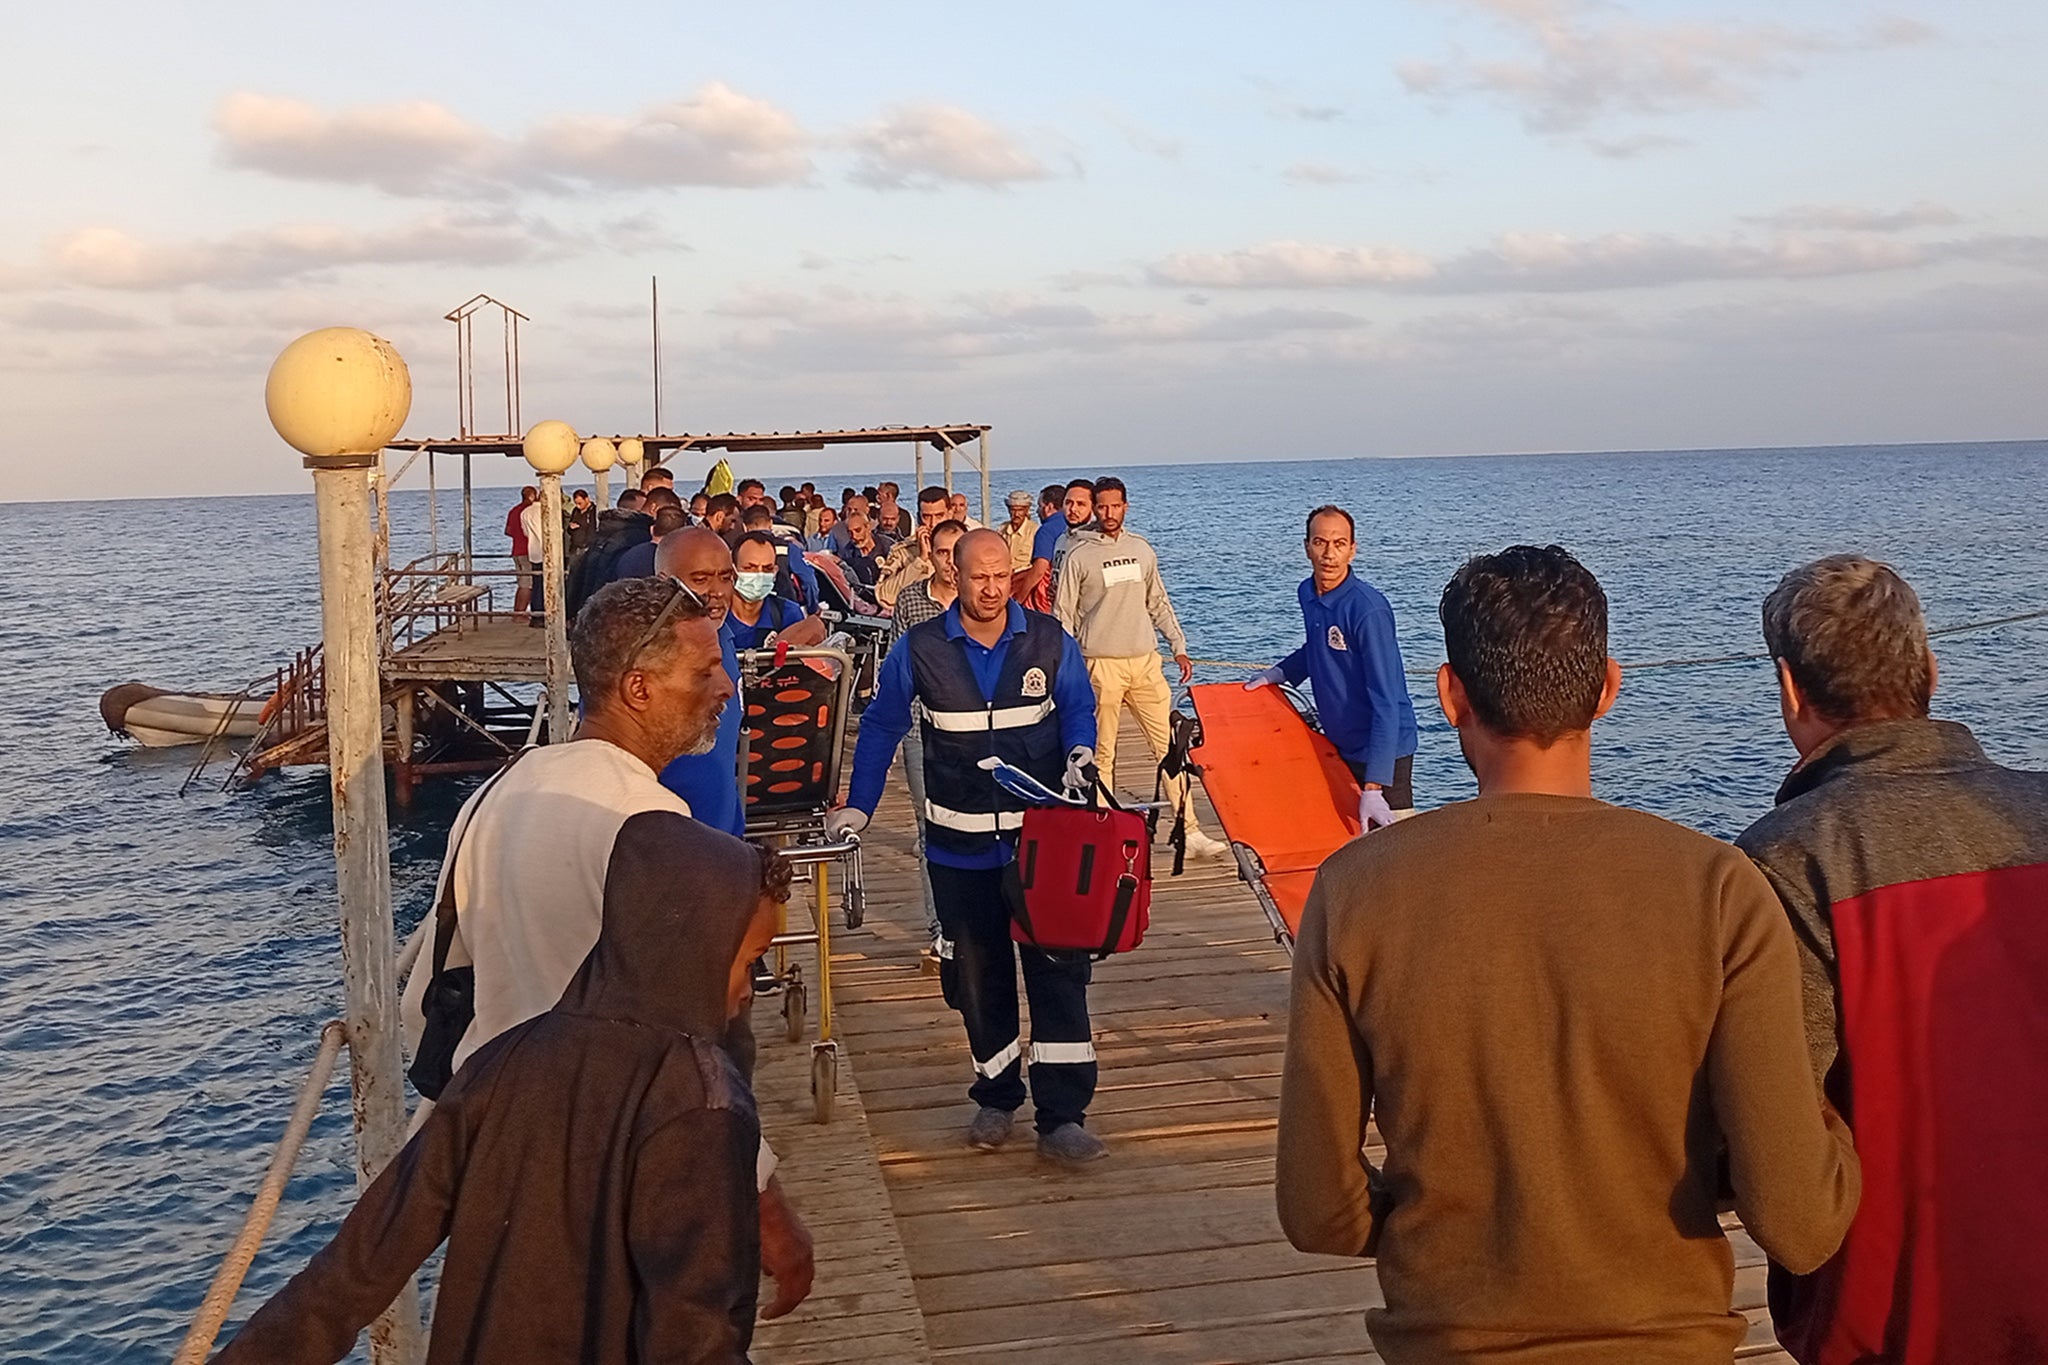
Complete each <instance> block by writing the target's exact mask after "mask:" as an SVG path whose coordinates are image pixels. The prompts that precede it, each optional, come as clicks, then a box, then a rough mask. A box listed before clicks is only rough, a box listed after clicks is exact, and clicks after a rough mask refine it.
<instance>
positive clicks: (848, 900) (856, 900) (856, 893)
mask: <svg viewBox="0 0 2048 1365" xmlns="http://www.w3.org/2000/svg"><path fill="white" fill-rule="evenodd" d="M840 903H841V904H842V905H844V906H845V907H846V927H847V928H849V929H858V928H860V926H861V924H862V923H863V922H864V921H866V919H867V917H868V893H867V892H866V891H863V890H862V889H861V885H860V883H859V882H857V881H849V882H848V883H847V884H846V890H845V892H844V893H842V895H841V896H840Z"/></svg>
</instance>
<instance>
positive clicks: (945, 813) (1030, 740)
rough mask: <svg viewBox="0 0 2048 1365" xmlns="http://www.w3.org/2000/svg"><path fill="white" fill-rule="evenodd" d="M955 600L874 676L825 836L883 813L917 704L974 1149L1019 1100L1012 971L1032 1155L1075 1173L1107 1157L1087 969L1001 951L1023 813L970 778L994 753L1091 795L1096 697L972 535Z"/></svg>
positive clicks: (943, 958) (960, 563)
mask: <svg viewBox="0 0 2048 1365" xmlns="http://www.w3.org/2000/svg"><path fill="white" fill-rule="evenodd" d="M953 562H954V564H955V566H956V568H957V570H958V577H959V599H958V600H957V601H956V602H955V603H954V604H953V605H952V606H951V607H950V608H948V609H947V610H946V612H945V613H944V614H943V615H940V616H936V617H934V618H932V619H931V620H929V621H926V622H925V623H924V624H922V625H919V626H914V627H912V628H911V629H910V630H908V631H906V632H904V634H903V636H902V638H901V639H899V640H898V641H897V642H896V644H895V646H894V647H893V648H891V649H890V651H889V656H888V658H887V659H885V660H884V661H883V663H882V670H881V677H880V680H879V681H878V683H877V685H876V691H875V699H874V701H873V702H871V703H870V704H869V706H868V709H867V711H866V713H865V714H863V715H862V717H861V723H860V742H859V743H858V744H857V745H856V746H855V748H854V753H853V780H852V784H851V786H850V787H849V788H848V791H847V798H846V801H847V804H846V805H845V806H843V807H841V808H840V809H838V810H836V811H833V812H832V814H831V815H830V816H829V817H828V819H827V828H828V829H829V830H831V831H832V833H833V834H834V835H835V836H843V835H846V834H851V833H858V832H859V831H860V830H861V829H863V828H865V827H866V825H867V823H868V819H869V817H870V816H872V815H873V814H874V810H875V803H876V802H877V801H879V800H881V797H882V784H883V783H884V781H885V780H886V779H887V778H888V775H889V768H890V765H891V764H892V763H893V762H894V761H895V758H896V749H897V746H898V745H899V744H901V743H902V742H903V738H904V736H905V735H907V734H909V733H910V727H911V723H912V711H913V704H914V705H915V709H916V712H917V715H918V721H917V723H918V725H919V727H920V729H919V734H920V737H921V739H922V741H923V744H924V794H925V808H924V812H923V813H924V820H925V825H924V832H925V860H926V865H927V868H928V871H929V873H930V876H931V885H932V899H933V901H934V902H935V904H936V906H937V908H938V912H939V927H940V933H941V937H940V940H939V944H938V948H939V982H940V985H941V987H942V988H943V990H944V991H945V996H946V1003H947V1004H949V1005H951V1006H952V1007H953V1008H954V1009H955V1010H958V1011H959V1013H960V1018H961V1020H962V1022H963V1023H965V1024H966V1026H967V1044H968V1048H969V1051H970V1054H971V1057H970V1060H971V1061H972V1062H973V1064H974V1072H975V1076H974V1083H973V1084H972V1085H971V1086H970V1087H969V1088H968V1091H967V1094H968V1097H969V1098H970V1099H972V1100H973V1101H974V1102H975V1104H976V1105H978V1106H979V1110H978V1112H977V1113H976V1114H975V1116H974V1120H973V1122H972V1123H970V1124H969V1125H968V1128H967V1141H968V1144H969V1145H970V1146H974V1147H978V1148H981V1149H983V1150H985V1151H986V1150H993V1149H995V1148H997V1147H1000V1146H1002V1144H1003V1142H1004V1141H1005V1140H1006V1139H1007V1138H1008V1137H1009V1136H1010V1127H1011V1121H1012V1115H1014V1114H1015V1112H1016V1111H1017V1110H1018V1109H1019V1108H1020V1107H1022V1105H1023V1103H1024V1098H1025V1087H1024V1074H1023V1049H1022V1046H1021V1043H1020V1035H1019V1032H1018V1014H1017V960H1018V958H1019V957H1021V958H1022V959H1023V969H1024V995H1025V997H1026V999H1027V1000H1028V1001H1029V1002H1030V1006H1031V1088H1030V1094H1031V1097H1032V1099H1033V1100H1034V1101H1035V1104H1036V1108H1037V1115H1036V1118H1037V1123H1036V1126H1037V1130H1038V1152H1039V1155H1041V1156H1043V1157H1047V1158H1049V1159H1051V1160H1054V1161H1058V1162H1061V1163H1063V1164H1068V1165H1078V1164H1081V1163H1084V1162H1088V1161H1093V1160H1095V1159H1097V1158H1098V1157H1101V1156H1104V1155H1106V1151H1105V1149H1104V1147H1103V1145H1102V1140H1101V1139H1100V1138H1098V1137H1096V1136H1095V1135H1094V1134H1093V1133H1090V1132H1089V1131H1088V1130H1087V1129H1086V1128H1085V1127H1084V1126H1083V1123H1084V1121H1085V1120H1086V1117H1087V1110H1088V1103H1089V1101H1090V1100H1091V1099H1093V1098H1094V1095H1095V1043H1094V1038H1093V1035H1092V1033H1091V1032H1090V1029H1089V1024H1088V978H1089V975H1090V967H1089V959H1088V956H1087V955H1086V954H1085V953H1074V954H1066V953H1058V954H1053V953H1045V952H1041V951H1039V950H1038V949H1036V948H1030V947H1022V946H1019V945H1015V944H1012V943H1011V941H1010V911H1009V907H1008V905H1007V904H1006V903H1005V901H1004V896H1003V879H1004V868H1005V867H1006V865H1007V864H1009V863H1010V862H1011V860H1012V859H1014V858H1015V857H1016V851H1017V835H1018V831H1019V830H1020V829H1021V828H1022V827H1023V823H1024V803H1023V802H1022V801H1020V800H1018V799H1017V798H1016V797H1014V796H1012V795H1010V793H1009V792H1007V791H1005V790H1004V789H1003V788H1002V787H1000V786H998V785H996V782H995V780H994V779H993V778H992V777H990V776H989V774H988V773H987V772H985V771H983V770H982V769H981V768H980V767H979V766H978V765H979V763H980V762H981V760H982V759H984V758H988V757H990V756H991V755H993V756H995V757H999V758H1002V759H1004V760H1005V761H1007V762H1009V763H1011V764H1013V765H1014V766H1016V767H1019V768H1022V769H1023V770H1024V771H1026V772H1028V773H1030V774H1031V775H1032V776H1033V777H1035V778H1037V779H1038V780H1039V781H1040V782H1042V783H1044V784H1045V785H1046V786H1048V787H1058V786H1060V785H1062V784H1064V785H1065V786H1067V787H1069V788H1072V789H1076V790H1085V789H1086V788H1087V786H1088V785H1089V782H1088V775H1089V770H1090V769H1092V767H1093V765H1094V762H1095V694H1094V691H1093V690H1092V689H1091V688H1090V687H1089V685H1088V669H1087V665H1085V664H1084V663H1082V661H1081V650H1080V647H1079V646H1077V645H1076V644H1075V643H1074V640H1073V637H1072V636H1070V635H1068V634H1067V633H1066V632H1065V631H1064V630H1061V629H1060V626H1059V622H1057V621H1055V620H1053V618H1052V617H1050V616H1044V615H1041V614H1040V613H1038V612H1035V611H1026V610H1025V609H1024V608H1023V607H1021V606H1019V605H1017V604H1016V603H1015V602H1012V601H1011V600H1010V547H1009V544H1008V542H1006V541H1005V540H1004V539H1003V538H1002V537H1001V536H1000V535H998V534H997V533H996V532H994V531H988V530H981V531H970V532H968V533H967V534H966V535H964V536H962V537H960V539H959V541H958V543H957V544H956V545H955V546H954V547H953Z"/></svg>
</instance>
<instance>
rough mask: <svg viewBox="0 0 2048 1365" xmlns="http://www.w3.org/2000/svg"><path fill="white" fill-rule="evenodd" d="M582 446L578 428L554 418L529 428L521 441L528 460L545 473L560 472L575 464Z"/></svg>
mask: <svg viewBox="0 0 2048 1365" xmlns="http://www.w3.org/2000/svg"><path fill="white" fill-rule="evenodd" d="M580 446H581V442H579V441H578V440H577V439H576V429H575V428H574V427H572V426H570V425H569V424H568V423H567V422H557V421H554V420H553V419H552V418H551V419H549V420H548V421H545V422H535V423H534V424H533V425H532V426H531V427H529V428H527V432H526V439H525V440H524V441H522V442H521V443H520V449H521V451H522V452H523V453H524V454H525V455H526V462H527V463H528V464H530V465H532V466H533V467H534V468H535V469H536V470H538V471H540V472H541V473H543V474H560V473H561V472H562V471H564V470H566V469H567V468H568V467H569V466H570V465H572V464H575V463H576V456H577V454H578V453H579V448H580Z"/></svg>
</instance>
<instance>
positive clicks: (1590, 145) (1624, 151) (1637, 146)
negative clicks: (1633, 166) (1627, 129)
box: [1586, 133, 1692, 161]
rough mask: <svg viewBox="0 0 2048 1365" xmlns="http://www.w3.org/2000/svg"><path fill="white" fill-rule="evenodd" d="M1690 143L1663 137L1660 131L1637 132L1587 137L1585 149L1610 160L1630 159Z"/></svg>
mask: <svg viewBox="0 0 2048 1365" xmlns="http://www.w3.org/2000/svg"><path fill="white" fill-rule="evenodd" d="M1691 145H1692V144H1691V143H1689V142H1687V141H1686V140H1685V139H1684V138H1682V137H1665V136H1664V135H1663V134H1661V133H1637V134H1635V135H1633V136H1631V137H1589V138H1587V139H1586V150H1587V151H1589V152H1591V153H1593V155H1595V156H1604V157H1606V158H1607V159H1608V160H1610V161H1630V160H1633V159H1634V158H1636V157H1639V156H1647V155H1649V154H1650V153H1651V152H1664V151H1670V150H1672V149H1673V148H1676V147H1690V146H1691Z"/></svg>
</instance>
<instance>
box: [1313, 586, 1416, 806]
mask: <svg viewBox="0 0 2048 1365" xmlns="http://www.w3.org/2000/svg"><path fill="white" fill-rule="evenodd" d="M1299 596H1300V598H1301V619H1302V623H1303V624H1304V625H1305V626H1307V627H1308V641H1307V643H1305V644H1303V645H1302V647H1301V648H1300V649H1297V650H1295V651H1294V652H1293V653H1292V654H1290V655H1288V656H1287V657H1286V658H1284V659H1282V660H1281V661H1280V671H1281V673H1283V674H1284V675H1286V678H1287V681H1289V682H1291V683H1299V682H1301V681H1302V679H1304V678H1306V679H1308V681H1309V684H1310V686H1311V687H1312V688H1313V689H1314V691H1315V698H1316V716H1317V718H1318V719H1319V720H1321V721H1322V725H1323V733H1324V734H1326V735H1328V736H1329V737H1330V743H1332V744H1334V745H1336V746H1337V752H1338V753H1340V754H1342V755H1343V756H1344V757H1345V758H1346V759H1348V760H1350V761H1351V762H1353V763H1359V764H1363V765H1364V767H1365V780H1366V781H1368V782H1377V783H1379V784H1380V785H1381V786H1385V785H1387V784H1388V783H1390V782H1392V781H1393V780H1394V760H1395V759H1397V758H1401V757H1403V756H1404V755H1407V754H1412V753H1414V752H1415V704H1414V703H1413V702H1412V701H1410V700H1409V699H1408V680H1407V678H1406V677H1404V676H1403V675H1402V672H1401V646H1400V644H1399V643H1397V642H1396V641H1395V639H1394V609H1393V607H1391V606H1389V605H1388V603H1387V599H1386V597H1385V595H1383V594H1382V593H1381V592H1380V590H1379V589H1378V588H1375V587H1374V586H1373V585H1372V584H1370V583H1368V582H1366V581H1365V580H1364V579H1362V578H1360V577H1359V576H1358V575H1357V574H1346V575H1345V577H1344V581H1343V582H1342V583H1339V584H1338V585H1337V586H1336V587H1334V588H1332V589H1330V591H1329V592H1328V593H1318V592H1317V591H1316V581H1315V579H1313V578H1311V579H1308V580H1307V581H1306V582H1304V583H1303V584H1302V585H1301V590H1300V593H1299Z"/></svg>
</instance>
